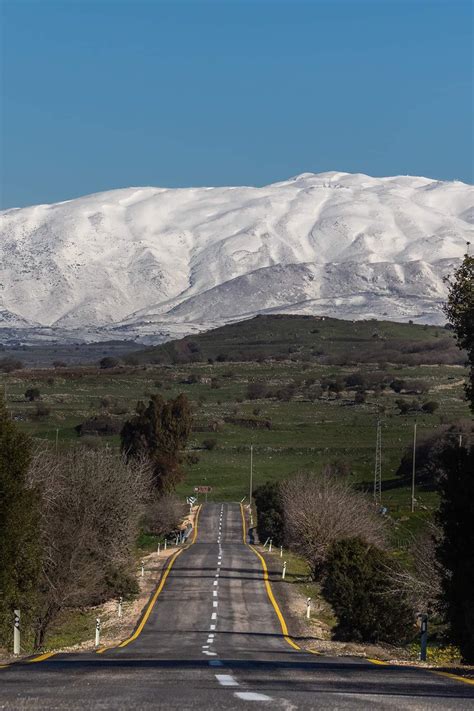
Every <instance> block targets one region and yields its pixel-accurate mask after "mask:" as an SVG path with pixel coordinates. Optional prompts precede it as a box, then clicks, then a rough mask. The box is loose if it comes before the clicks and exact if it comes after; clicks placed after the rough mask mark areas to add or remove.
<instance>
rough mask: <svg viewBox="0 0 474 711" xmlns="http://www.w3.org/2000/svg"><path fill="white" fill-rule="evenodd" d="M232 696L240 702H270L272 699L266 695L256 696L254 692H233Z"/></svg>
mask: <svg viewBox="0 0 474 711" xmlns="http://www.w3.org/2000/svg"><path fill="white" fill-rule="evenodd" d="M234 696H237V698H238V699H242V701H271V700H272V697H271V696H267V695H266V694H257V692H255V691H235V692H234Z"/></svg>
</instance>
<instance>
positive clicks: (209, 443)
mask: <svg viewBox="0 0 474 711" xmlns="http://www.w3.org/2000/svg"><path fill="white" fill-rule="evenodd" d="M202 446H203V447H204V449H207V450H209V451H210V452H211V451H212V450H213V449H215V448H216V446H217V439H205V440H203V443H202Z"/></svg>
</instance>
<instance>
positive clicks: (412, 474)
mask: <svg viewBox="0 0 474 711" xmlns="http://www.w3.org/2000/svg"><path fill="white" fill-rule="evenodd" d="M415 470H416V420H415V425H414V427H413V457H412V470H411V512H412V513H414V511H415Z"/></svg>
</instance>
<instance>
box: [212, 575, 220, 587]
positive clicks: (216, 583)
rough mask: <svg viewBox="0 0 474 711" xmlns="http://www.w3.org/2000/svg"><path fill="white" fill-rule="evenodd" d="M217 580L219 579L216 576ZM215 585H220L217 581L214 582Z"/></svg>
mask: <svg viewBox="0 0 474 711" xmlns="http://www.w3.org/2000/svg"><path fill="white" fill-rule="evenodd" d="M216 578H217V575H216ZM213 585H219V583H218V582H217V580H214V582H213Z"/></svg>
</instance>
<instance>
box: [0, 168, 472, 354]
mask: <svg viewBox="0 0 474 711" xmlns="http://www.w3.org/2000/svg"><path fill="white" fill-rule="evenodd" d="M473 198H474V189H473V187H472V186H470V185H467V184H465V183H461V182H456V181H455V182H442V181H436V180H430V179H428V178H422V177H411V176H398V177H392V178H372V177H369V176H366V175H361V174H350V173H340V172H329V173H320V174H312V173H304V174H302V175H299V176H296V177H295V178H291V179H290V180H286V181H282V182H279V183H274V184H272V185H268V186H265V187H261V188H255V187H223V188H179V189H166V188H153V187H144V188H126V189H119V190H112V191H108V192H103V193H96V194H94V195H88V196H85V197H81V198H77V199H75V200H68V201H65V202H60V203H55V204H51V205H35V206H32V207H26V208H21V209H17V208H14V209H9V210H5V211H3V212H2V213H0V329H2V331H3V333H4V334H7V335H8V336H9V337H12V336H14V337H18V338H19V339H21V338H27V339H29V338H31V337H35V336H37V337H43V336H44V337H47V338H51V337H53V338H57V339H58V340H69V339H79V338H84V339H89V340H102V339H107V338H140V339H142V340H144V341H148V342H158V341H160V340H163V338H166V337H174V336H178V335H183V334H185V333H192V332H196V331H200V330H204V329H207V328H211V327H214V326H217V325H221V324H223V323H227V322H229V321H235V320H241V319H243V318H248V317H251V316H253V315H255V314H257V313H271V312H274V313H308V314H326V315H330V316H336V317H339V318H351V319H357V318H372V317H374V318H386V319H392V320H399V321H404V320H408V319H413V320H415V321H419V322H426V323H441V322H443V321H444V317H443V314H442V310H441V307H442V302H443V299H444V298H445V294H446V286H445V284H444V282H443V277H444V276H446V274H448V273H450V272H452V270H453V269H454V268H455V267H456V265H457V264H458V263H459V260H460V258H461V257H462V254H463V253H464V251H465V249H466V241H469V240H472V231H473V227H472V224H473V222H474V209H473V205H474V199H473Z"/></svg>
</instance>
